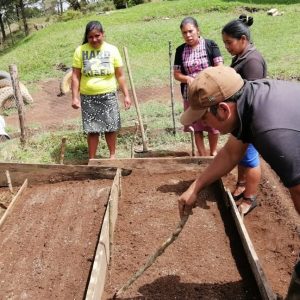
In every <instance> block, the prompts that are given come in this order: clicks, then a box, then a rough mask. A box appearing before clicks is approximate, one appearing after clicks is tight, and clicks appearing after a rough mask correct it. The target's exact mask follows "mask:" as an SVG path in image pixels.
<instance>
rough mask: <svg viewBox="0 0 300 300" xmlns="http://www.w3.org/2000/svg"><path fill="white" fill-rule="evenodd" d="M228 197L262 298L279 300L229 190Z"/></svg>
mask: <svg viewBox="0 0 300 300" xmlns="http://www.w3.org/2000/svg"><path fill="white" fill-rule="evenodd" d="M226 193H227V197H228V200H229V205H230V207H231V212H232V216H233V218H234V221H235V224H236V227H237V230H238V233H239V236H240V238H241V241H242V244H243V246H244V250H245V252H246V255H247V258H248V261H249V264H250V267H251V270H252V272H253V275H254V277H255V280H256V283H257V285H258V288H259V291H260V294H261V296H262V299H264V300H275V299H277V297H276V295H275V294H274V293H273V291H272V289H271V287H270V284H269V282H268V280H267V278H266V276H265V273H264V271H263V268H262V266H261V263H260V261H259V258H258V256H257V254H256V251H255V249H254V246H253V244H252V241H251V239H250V236H249V234H248V232H247V229H246V227H245V225H244V222H243V220H242V217H241V215H240V213H239V211H238V209H237V206H236V204H235V201H234V199H233V197H232V195H231V193H230V191H229V190H226Z"/></svg>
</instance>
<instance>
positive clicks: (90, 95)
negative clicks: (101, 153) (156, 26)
mask: <svg viewBox="0 0 300 300" xmlns="http://www.w3.org/2000/svg"><path fill="white" fill-rule="evenodd" d="M122 66H123V62H122V58H121V55H120V53H119V50H118V48H117V47H115V46H113V45H111V44H108V43H106V42H105V41H104V30H103V27H102V25H101V23H100V22H98V21H91V22H89V23H88V24H87V25H86V29H85V34H84V38H83V43H82V45H81V46H79V47H77V49H76V50H75V53H74V56H73V64H72V67H73V72H72V107H73V108H75V109H78V108H80V107H81V112H82V123H83V130H84V132H85V133H87V141H88V150H89V158H90V159H91V158H95V156H96V152H97V147H98V143H99V135H100V133H104V136H105V140H106V143H107V146H108V149H109V153H110V158H111V159H114V158H115V153H116V140H117V131H118V130H119V129H120V127H121V121H120V111H119V105H118V95H117V83H118V85H119V87H120V89H121V91H122V93H123V95H124V106H125V109H128V108H130V105H131V100H130V97H129V93H128V89H127V86H126V82H125V75H124V72H123V68H122Z"/></svg>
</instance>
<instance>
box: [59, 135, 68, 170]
mask: <svg viewBox="0 0 300 300" xmlns="http://www.w3.org/2000/svg"><path fill="white" fill-rule="evenodd" d="M66 141H67V138H65V137H63V138H62V139H61V148H60V160H59V163H60V164H61V165H63V164H64V157H65V149H66Z"/></svg>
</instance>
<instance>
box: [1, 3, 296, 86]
mask: <svg viewBox="0 0 300 300" xmlns="http://www.w3.org/2000/svg"><path fill="white" fill-rule="evenodd" d="M258 2H260V4H259V3H258ZM285 2H286V3H295V4H290V5H279V3H283V1H277V2H276V1H222V0H210V1H208V0H207V1H204V0H202V1H199V0H181V1H156V2H153V3H147V4H143V5H138V6H135V7H132V8H129V9H125V10H119V11H113V12H111V13H109V14H103V15H97V14H93V15H85V16H84V17H82V18H80V19H75V20H71V21H68V22H57V23H54V24H50V25H49V26H48V27H46V28H45V29H43V30H40V31H34V32H33V33H32V34H31V35H30V36H28V37H27V38H24V39H23V40H21V41H19V42H18V43H17V45H16V46H15V47H13V48H11V49H10V50H9V51H8V50H6V52H5V53H3V54H2V55H1V58H0V69H4V70H7V69H8V65H9V64H11V63H14V64H17V66H18V69H19V73H20V77H21V79H22V80H23V81H25V82H28V81H37V80H43V79H47V78H49V77H60V76H61V72H60V71H58V70H56V68H55V65H56V64H58V63H64V64H66V65H71V63H72V55H73V52H74V49H75V48H76V46H78V45H79V44H81V41H82V37H83V32H84V28H85V25H86V23H87V22H88V21H90V20H92V19H97V20H100V21H101V22H102V23H103V25H104V29H105V31H106V40H107V41H108V42H111V43H113V44H115V45H117V46H118V47H119V49H120V51H121V52H122V49H123V47H124V46H126V47H127V48H128V52H129V58H130V64H131V68H132V73H133V77H134V80H135V84H136V86H137V87H140V86H157V85H159V84H161V83H162V81H164V82H166V81H167V78H168V68H169V61H168V60H169V57H168V42H169V41H171V42H172V45H173V48H175V47H177V46H178V45H179V44H181V43H182V37H181V34H180V31H179V24H180V21H181V20H182V18H183V17H184V16H187V15H192V16H194V17H196V18H197V19H198V21H199V23H200V27H201V30H202V34H203V35H204V36H206V37H208V38H212V39H214V40H216V41H217V43H218V44H219V46H220V48H221V50H222V53H223V55H224V57H225V62H226V63H227V64H229V63H230V57H229V55H228V54H227V53H226V50H225V48H224V46H223V43H222V40H221V35H220V31H221V29H222V27H223V26H224V25H225V24H226V23H227V22H228V21H229V20H231V19H234V18H236V17H238V15H239V14H240V13H245V12H246V11H245V10H244V8H245V7H255V8H257V9H258V12H255V13H251V15H252V16H254V25H253V26H252V27H251V30H252V34H253V40H254V42H255V44H256V45H257V47H258V48H259V49H260V50H261V52H262V53H263V55H264V56H265V58H266V60H267V62H268V66H269V75H270V76H272V77H275V76H277V75H278V74H280V75H283V76H286V77H288V76H296V75H297V74H299V72H300V62H299V60H297V56H298V48H297V46H296V41H298V40H299V35H300V33H299V30H298V28H299V27H300V18H299V12H300V4H299V3H298V1H289V2H287V1H285ZM261 3H263V4H261ZM273 5H276V7H278V9H280V10H282V11H284V12H285V13H284V15H283V16H281V17H270V16H268V15H267V14H266V10H267V9H269V8H270V7H272V6H273ZM248 14H249V13H248ZM158 61H159V64H157V62H158Z"/></svg>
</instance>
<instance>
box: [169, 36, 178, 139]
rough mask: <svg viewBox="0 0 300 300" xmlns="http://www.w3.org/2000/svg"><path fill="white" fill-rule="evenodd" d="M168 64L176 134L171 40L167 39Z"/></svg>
mask: <svg viewBox="0 0 300 300" xmlns="http://www.w3.org/2000/svg"><path fill="white" fill-rule="evenodd" d="M169 64H170V89H171V106H172V119H173V134H174V135H176V125H175V112H174V84H173V72H172V71H173V68H172V66H173V64H172V42H171V41H169Z"/></svg>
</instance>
